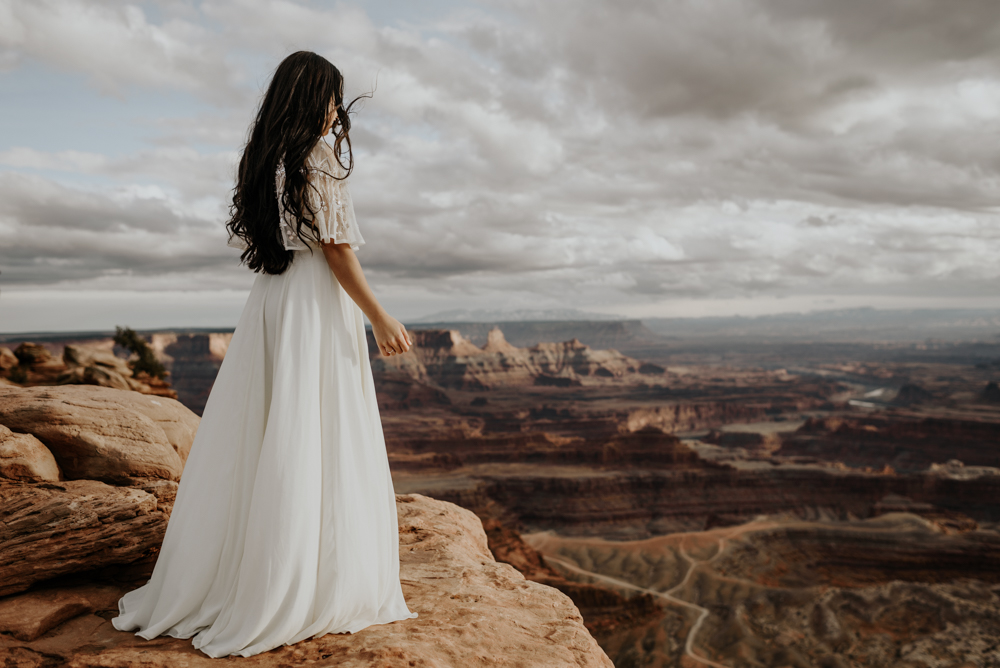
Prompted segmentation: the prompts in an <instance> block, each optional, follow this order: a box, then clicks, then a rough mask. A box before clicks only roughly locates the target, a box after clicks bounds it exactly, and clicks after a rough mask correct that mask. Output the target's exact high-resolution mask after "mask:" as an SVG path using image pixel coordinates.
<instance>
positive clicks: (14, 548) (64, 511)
mask: <svg viewBox="0 0 1000 668" xmlns="http://www.w3.org/2000/svg"><path fill="white" fill-rule="evenodd" d="M197 428H198V417H197V416H196V415H194V414H193V413H192V412H191V411H189V410H188V409H187V408H185V407H184V406H182V405H181V404H180V403H178V402H177V401H175V400H173V399H169V398H166V397H151V396H148V395H143V394H139V393H136V392H131V391H123V390H115V389H110V388H104V387H84V386H61V387H44V386H43V387H31V388H20V387H9V386H6V387H0V520H2V528H0V573H2V574H3V577H2V578H0V596H2V595H6V594H10V593H12V592H17V591H23V590H25V589H27V588H28V587H29V586H31V585H32V584H34V583H36V582H38V581H42V580H47V579H50V578H53V577H56V576H60V575H67V574H72V573H78V572H81V571H87V570H92V569H95V568H100V567H104V566H108V565H116V564H117V565H121V564H129V563H136V562H142V561H143V560H148V559H150V558H153V557H154V556H155V553H156V550H157V548H158V547H159V544H160V541H161V540H162V538H163V532H164V531H165V529H166V524H167V519H168V517H169V513H170V509H171V507H172V504H173V500H174V497H175V495H176V492H177V481H178V480H179V479H180V475H181V471H182V470H183V466H184V461H185V460H186V459H187V455H188V452H190V450H191V444H192V442H193V441H194V435H195V432H196V431H197ZM99 481H105V482H99ZM106 482H107V483H114V484H105V483H106Z"/></svg>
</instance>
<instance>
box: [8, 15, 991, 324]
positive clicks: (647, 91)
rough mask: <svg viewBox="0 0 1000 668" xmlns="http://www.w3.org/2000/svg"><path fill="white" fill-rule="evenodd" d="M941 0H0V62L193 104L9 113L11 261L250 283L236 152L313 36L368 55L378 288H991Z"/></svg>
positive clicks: (464, 301)
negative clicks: (402, 12)
mask: <svg viewBox="0 0 1000 668" xmlns="http://www.w3.org/2000/svg"><path fill="white" fill-rule="evenodd" d="M958 2H959V4H960V5H961V6H960V7H959V8H954V7H952V6H951V5H948V6H945V5H938V4H935V3H912V2H902V1H901V0H900V1H897V0H886V2H885V3H877V4H872V3H864V2H855V1H853V0H852V1H850V2H843V3H829V2H820V1H819V0H806V1H801V0H796V1H795V2H790V1H787V0H737V1H732V0H726V1H725V2H723V1H722V0H706V1H705V2H682V1H680V0H677V1H670V2H660V1H654V0H630V1H629V2H624V3H623V2H617V1H614V2H613V1H612V0H587V1H586V2H583V3H582V4H581V3H579V2H573V3H570V2H568V1H565V0H552V1H551V2H544V3H533V2H519V1H513V0H512V1H510V2H506V1H502V0H498V1H497V2H495V3H491V4H468V5H465V6H458V5H456V6H455V7H454V8H453V9H452V10H448V11H445V12H444V13H441V14H439V15H433V16H426V17H424V18H422V19H420V21H419V22H414V21H412V20H408V21H405V22H399V23H398V24H390V25H380V24H378V23H376V22H375V21H374V20H373V19H372V18H371V17H370V16H369V15H367V14H366V13H365V11H363V10H362V9H361V8H360V7H358V6H352V5H350V4H336V5H325V4H312V3H297V2H290V1H283V2H264V1H263V0H261V1H254V0H211V1H208V2H203V3H201V4H200V5H192V4H188V3H183V2H179V3H160V4H159V6H158V7H157V11H155V12H153V11H147V10H144V9H141V8H136V7H133V6H126V5H122V4H118V3H98V2H83V1H82V0H67V1H66V2H60V3H55V2H26V1H20V2H18V1H14V0H6V2H3V1H0V19H3V20H0V50H3V52H4V53H6V54H13V55H7V56H3V58H4V59H5V60H4V62H10V63H15V62H17V63H22V64H23V63H28V62H43V63H46V64H48V65H49V66H51V67H55V68H59V69H62V70H66V71H69V72H73V73H75V75H76V76H79V77H82V78H84V79H85V80H86V81H88V82H90V84H91V85H92V86H95V87H97V88H98V89H99V90H101V91H104V92H106V93H108V94H113V95H119V96H134V95H142V94H143V92H142V91H156V92H157V94H162V95H193V96H195V97H197V98H199V99H201V100H203V101H207V102H209V103H210V104H211V106H209V107H204V108H202V107H199V108H198V109H197V110H195V111H194V112H192V113H191V115H184V114H183V113H181V114H177V113H175V114H174V115H171V113H170V112H169V110H165V111H164V115H163V116H162V117H158V118H155V119H152V118H144V119H125V121H126V122H134V123H142V124H143V127H145V128H147V129H148V132H149V139H148V146H146V147H144V148H141V149H138V150H131V151H129V152H128V153H125V154H118V153H115V152H114V151H112V150H109V151H108V152H107V153H106V154H105V153H96V152H94V151H93V150H91V151H89V152H88V151H81V150H78V149H76V148H74V147H73V144H72V142H71V141H69V142H64V143H65V144H66V148H65V150H60V151H55V152H46V151H44V150H41V149H39V148H38V147H36V146H32V145H26V144H23V143H21V144H19V143H17V141H16V137H15V136H13V135H9V136H8V137H7V138H5V140H4V142H3V149H4V150H2V151H0V164H2V165H3V166H4V167H5V168H6V169H7V170H8V173H7V174H6V175H4V176H3V178H2V179H0V189H2V191H3V192H0V196H2V197H0V238H2V241H3V245H2V246H0V248H2V249H3V250H0V267H2V269H3V280H4V281H5V282H7V284H8V285H9V284H11V283H14V284H17V285H36V286H37V285H46V284H53V283H59V282H65V281H68V280H72V281H82V282H84V283H86V284H87V285H90V286H91V287H92V288H93V289H96V288H94V286H101V285H105V283H107V284H109V285H110V284H113V283H114V281H115V280H120V276H121V272H123V271H124V272H127V274H128V275H129V276H131V277H133V279H132V280H135V281H136V283H135V285H137V286H142V287H141V289H148V290H155V289H158V288H159V289H167V288H168V287H170V286H175V285H177V284H178V283H179V282H180V283H184V284H189V283H193V284H201V285H203V286H205V287H206V289H207V288H209V287H210V288H211V289H222V288H238V287H241V286H246V285H248V284H249V278H250V277H249V276H247V275H243V277H242V278H240V274H238V272H236V271H234V269H233V266H232V254H231V253H229V251H228V249H225V248H224V246H222V245H221V244H222V243H224V242H223V240H224V234H223V232H222V223H223V222H224V220H225V212H226V206H227V204H228V198H229V196H230V193H229V188H230V187H231V185H232V174H233V167H234V165H235V163H236V160H237V159H238V152H239V149H240V145H241V142H242V140H243V137H244V136H245V131H246V127H245V124H246V123H247V122H248V121H249V119H250V116H251V112H252V107H253V104H254V100H255V99H256V96H257V95H258V94H259V93H260V91H261V89H262V87H263V86H265V85H266V83H267V77H268V76H269V74H270V71H271V70H272V69H273V67H274V66H275V65H276V64H277V62H278V61H279V60H280V58H281V57H282V56H283V55H285V54H286V53H288V52H289V51H292V50H295V49H299V48H308V49H312V50H315V51H317V52H319V53H322V54H324V55H326V56H327V57H329V58H330V59H331V60H333V62H335V63H336V64H337V65H338V66H339V67H340V68H341V70H342V71H343V72H344V73H345V76H346V79H347V87H348V92H349V94H351V95H354V94H357V93H358V92H362V91H364V90H366V89H367V88H368V87H369V86H371V85H372V83H373V82H374V81H375V78H376V75H377V78H378V88H377V91H376V93H375V97H374V98H373V99H371V100H368V101H366V102H365V105H364V108H363V109H362V110H361V111H360V112H359V114H358V115H357V116H356V120H355V131H354V142H355V148H356V150H357V167H356V171H355V174H354V176H353V177H352V181H351V188H352V192H353V194H354V199H355V206H356V209H357V212H358V215H359V219H360V221H361V225H362V227H363V229H364V232H365V237H366V239H367V240H368V244H367V246H366V247H365V248H364V250H363V251H362V255H361V257H362V262H363V264H364V265H365V266H366V267H367V268H368V269H369V271H370V272H371V278H372V281H373V283H375V285H376V287H377V288H379V289H380V293H383V294H385V299H386V301H387V303H392V302H393V301H394V300H396V301H397V303H399V304H400V305H405V306H406V307H407V308H411V309H421V306H420V305H425V306H426V311H428V312H429V311H434V310H442V309H446V308H449V307H450V306H476V305H482V304H480V303H479V302H481V301H482V300H490V302H491V303H490V304H487V306H491V307H492V306H494V305H496V306H497V307H502V306H506V307H529V308H530V307H547V306H554V305H560V306H570V307H577V308H602V307H607V308H611V309H612V310H614V309H615V308H618V307H621V308H625V307H630V308H631V306H630V305H634V308H635V309H640V310H641V309H642V308H644V307H643V306H642V305H643V304H650V303H661V304H668V303H671V304H672V303H675V301H676V300H678V299H697V300H704V299H719V300H731V299H741V298H751V297H753V298H777V297H779V296H782V297H784V296H788V295H795V294H798V295H836V294H843V295H858V294H865V293H869V294H872V295H876V296H877V295H880V294H881V295H890V294H891V295H909V296H910V297H912V298H919V297H920V296H921V295H924V296H927V298H928V299H930V298H931V296H932V295H940V294H945V293H947V294H966V295H976V294H983V295H985V294H986V293H987V291H988V290H987V288H986V287H985V286H988V285H989V284H990V282H991V281H995V280H996V278H997V277H998V273H1000V270H997V269H996V267H998V266H1000V262H998V260H1000V241H998V234H997V232H996V231H995V230H996V229H997V227H996V225H997V222H998V220H997V209H996V208H995V202H996V201H997V196H998V194H1000V193H998V191H1000V158H997V157H996V151H995V147H994V146H993V142H991V141H985V140H984V137H991V136H995V135H996V134H997V133H998V132H1000V111H998V109H1000V107H998V106H997V104H996V103H997V102H998V101H1000V74H998V72H1000V68H998V65H1000V54H998V52H997V51H996V49H995V46H994V45H995V44H996V39H997V36H998V34H1000V15H998V14H997V13H996V12H995V8H994V5H993V4H992V0H979V1H976V0H958ZM963 17H964V18H963ZM12 66H13V67H15V68H16V67H18V65H12ZM16 71H17V70H16V69H15V72H16ZM67 103H69V104H72V100H69V101H67ZM207 146H213V147H219V148H218V150H216V149H214V148H206V147H207ZM87 178H90V179H97V180H96V181H93V180H92V181H87V180H86V179H87ZM81 179H83V180H81ZM52 229H58V230H59V232H58V234H59V238H60V241H59V242H58V243H56V244H54V245H53V242H52V241H51V240H49V241H48V244H49V245H46V236H45V235H46V234H47V233H48V231H49V230H52ZM185 272H187V274H189V275H192V276H197V281H189V280H186V279H184V278H182V277H183V276H184V275H185ZM240 281H242V283H240ZM393 294H395V295H406V297H405V299H399V298H396V297H393V296H392V295H393ZM935 298H936V297H935ZM442 300H445V301H444V302H442ZM447 300H452V302H453V303H449V302H448V301H447ZM501 302H502V303H501ZM720 303H731V302H720ZM727 308H728V307H727ZM421 312H422V311H421ZM410 315H411V316H415V315H420V312H415V313H410Z"/></svg>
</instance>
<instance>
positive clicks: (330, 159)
mask: <svg viewBox="0 0 1000 668" xmlns="http://www.w3.org/2000/svg"><path fill="white" fill-rule="evenodd" d="M305 169H306V171H307V172H308V176H307V178H308V179H309V183H310V184H311V185H312V186H315V189H314V188H313V187H307V188H306V193H307V194H306V196H307V197H308V198H309V204H310V205H311V206H312V208H313V210H314V211H316V217H315V219H314V220H313V224H314V225H315V226H316V229H317V230H318V231H319V238H320V239H322V240H323V241H324V242H326V243H330V242H333V243H338V244H343V243H349V244H351V249H352V250H355V251H356V250H358V247H359V246H361V245H362V244H364V243H365V239H364V237H362V236H361V231H360V230H359V229H358V222H357V220H356V219H355V218H354V203H353V202H352V201H351V193H350V192H349V191H348V189H347V182H346V181H345V180H343V176H344V168H343V167H341V166H340V163H339V162H337V158H336V156H335V155H334V153H333V148H332V147H331V146H330V145H329V144H327V143H326V140H325V139H323V138H320V140H319V141H318V142H316V146H315V147H314V148H313V150H312V151H311V152H310V153H309V155H308V157H307V158H306V162H305ZM329 175H333V176H336V177H338V178H332V177H331V176H329ZM274 182H275V187H276V192H277V193H278V201H279V204H278V206H279V209H280V211H281V216H280V219H279V221H278V231H279V233H280V234H281V240H282V242H283V243H284V246H285V249H286V250H292V251H299V250H307V249H308V248H309V247H310V246H312V247H313V248H318V247H319V246H318V244H316V243H315V242H313V241H311V240H310V241H308V242H303V241H302V239H301V238H299V235H297V234H296V233H295V228H296V224H295V218H294V217H293V216H291V215H289V213H288V212H287V211H285V209H284V207H282V206H281V204H280V201H281V193H282V192H283V191H284V189H285V167H284V165H283V164H282V163H281V161H279V162H278V169H277V172H276V173H275V175H274ZM307 215H308V214H307ZM303 234H305V235H308V230H305V229H303ZM228 245H229V246H232V247H234V248H240V249H243V250H246V244H245V243H244V242H243V240H242V239H240V238H239V237H235V236H234V237H232V238H230V239H229V242H228Z"/></svg>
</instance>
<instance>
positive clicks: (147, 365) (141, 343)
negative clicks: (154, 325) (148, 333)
mask: <svg viewBox="0 0 1000 668" xmlns="http://www.w3.org/2000/svg"><path fill="white" fill-rule="evenodd" d="M115 345H119V346H121V347H122V348H127V349H128V350H130V351H132V352H133V353H135V354H136V355H138V356H139V359H137V360H135V361H134V362H129V366H130V367H132V375H133V376H134V375H136V374H139V373H146V374H148V375H149V376H150V377H151V378H159V379H160V380H162V379H163V378H164V377H166V375H167V370H166V369H165V368H164V366H163V365H162V364H160V361H159V360H158V359H156V355H155V354H154V353H153V349H152V348H150V347H149V344H148V343H146V339H144V338H142V337H141V336H139V335H138V334H136V333H135V332H134V331H132V329H131V328H129V327H115Z"/></svg>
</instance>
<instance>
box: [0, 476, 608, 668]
mask: <svg viewBox="0 0 1000 668" xmlns="http://www.w3.org/2000/svg"><path fill="white" fill-rule="evenodd" d="M97 484H99V483H97ZM396 503H397V514H398V517H399V536H400V580H401V582H402V585H403V593H404V595H405V597H406V601H407V604H408V605H409V607H410V609H411V610H413V611H415V612H417V613H419V617H417V618H415V619H409V620H405V621H402V622H396V623H393V624H383V625H377V626H371V627H368V628H367V629H364V630H362V631H360V632H358V633H356V634H328V635H325V636H322V637H319V638H314V639H309V640H304V641H302V642H299V643H296V644H294V645H290V646H283V647H279V648H277V649H274V650H271V651H270V652H265V653H263V654H258V655H256V656H253V657H248V658H243V657H228V658H223V659H210V658H208V657H206V656H204V655H203V654H201V653H200V652H198V651H197V650H195V649H193V648H192V647H191V641H190V640H182V639H177V638H170V637H168V636H163V637H160V638H157V639H155V640H153V641H146V640H143V639H142V638H139V637H138V636H136V635H134V634H132V633H127V632H120V631H117V630H115V629H114V628H113V627H112V626H111V623H110V621H109V620H110V618H111V617H114V616H115V615H116V614H117V603H116V602H117V598H118V596H119V595H121V594H123V593H124V592H125V591H127V589H129V588H131V586H129V587H123V586H112V585H103V586H95V585H85V586H80V587H71V588H68V589H63V590H60V591H55V592H41V591H39V592H32V593H28V594H24V595H22V596H18V597H14V598H10V599H7V600H5V601H0V657H3V658H4V659H5V660H6V661H7V665H14V666H22V665H23V666H40V665H69V666H74V667H77V668H90V667H94V668H96V667H112V666H116V667H122V668H124V667H126V666H135V665H142V666H146V667H147V668H155V667H159V666H163V667H171V668H172V667H174V666H189V667H190V668H198V667H200V666H205V667H208V666H220V665H229V664H232V665H240V666H289V665H306V664H313V663H316V664H317V665H337V666H344V667H348V668H350V667H357V668H361V667H362V666H364V667H367V666H380V667H385V668H396V667H398V668H403V667H404V666H405V667H410V666H462V665H469V666H474V665H510V666H553V667H555V666H565V667H570V666H585V667H594V668H596V667H602V668H612V663H611V661H610V660H609V659H608V657H607V655H606V654H605V653H604V652H603V650H601V648H600V647H599V646H598V645H597V642H596V641H595V640H594V638H593V636H591V634H590V633H589V632H588V631H587V629H586V628H585V627H584V624H583V619H582V618H581V616H580V612H579V610H578V609H577V608H576V606H574V605H573V602H572V601H571V600H570V599H569V598H568V597H566V596H565V595H564V594H562V593H560V592H559V591H558V590H556V589H554V588H552V587H547V586H544V585H541V584H538V583H535V582H532V581H530V580H526V579H525V578H524V576H523V575H521V574H520V573H519V572H518V571H517V570H516V569H514V568H513V567H512V566H509V565H507V564H503V563H498V562H497V561H496V560H495V559H494V558H493V556H492V555H491V554H490V551H489V549H488V546H487V539H486V535H485V533H484V531H483V526H482V523H481V522H480V521H479V519H478V518H477V517H476V516H475V515H474V514H472V513H471V512H469V511H467V510H463V509H461V508H459V507H457V506H454V505H452V504H450V503H446V502H443V501H438V500H434V499H430V498H427V497H424V496H420V495H397V497H396ZM18 611H20V612H21V614H17V613H18Z"/></svg>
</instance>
